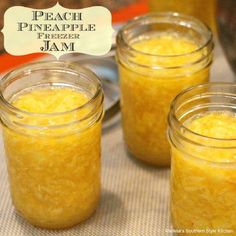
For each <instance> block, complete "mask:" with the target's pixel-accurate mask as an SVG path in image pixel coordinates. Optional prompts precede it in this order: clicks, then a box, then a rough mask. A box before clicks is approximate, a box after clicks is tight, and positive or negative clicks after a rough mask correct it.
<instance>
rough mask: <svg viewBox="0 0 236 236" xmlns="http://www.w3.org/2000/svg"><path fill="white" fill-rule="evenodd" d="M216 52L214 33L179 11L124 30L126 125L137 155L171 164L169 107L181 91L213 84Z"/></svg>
mask: <svg viewBox="0 0 236 236" xmlns="http://www.w3.org/2000/svg"><path fill="white" fill-rule="evenodd" d="M212 52H213V41H212V33H211V31H210V29H209V28H208V27H207V26H206V25H205V24H203V23H202V22H201V21H199V20H197V19H195V18H193V17H191V16H186V15H182V14H178V13H168V12H167V13H155V14H148V15H145V16H141V17H137V18H135V19H133V20H131V21H130V22H128V23H127V24H126V25H125V26H124V27H123V28H122V29H121V30H120V31H119V33H118V36H117V56H116V57H117V62H118V67H119V76H120V88H121V112H122V126H123V133H124V139H125V143H126V145H127V147H128V150H129V152H130V153H131V154H132V155H133V156H135V157H136V158H138V159H140V160H142V161H144V162H147V163H150V164H153V165H157V166H168V165H169V164H170V154H169V144H168V141H167V138H166V136H167V135H166V129H167V115H168V112H169V106H170V103H171V101H172V99H173V98H174V97H175V96H176V95H177V94H178V93H179V92H180V91H181V90H182V89H184V88H187V87H189V86H191V85H195V84H199V83H203V82H207V81H208V80H209V70H210V66H211V62H212Z"/></svg>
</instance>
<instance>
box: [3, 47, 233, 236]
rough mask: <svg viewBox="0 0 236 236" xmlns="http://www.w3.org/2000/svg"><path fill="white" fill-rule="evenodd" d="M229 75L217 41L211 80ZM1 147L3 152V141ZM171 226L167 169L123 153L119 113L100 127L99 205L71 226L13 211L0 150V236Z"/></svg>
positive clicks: (112, 233) (150, 230)
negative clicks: (43, 225)
mask: <svg viewBox="0 0 236 236" xmlns="http://www.w3.org/2000/svg"><path fill="white" fill-rule="evenodd" d="M233 78H234V75H233V73H232V71H231V70H230V68H229V66H228V64H227V62H226V60H225V57H224V55H223V53H222V50H221V48H220V47H219V44H218V43H216V50H215V60H214V62H213V66H212V73H211V80H212V81H224V82H229V81H233ZM0 141H1V143H2V140H0ZM0 151H1V152H0V153H3V148H2V145H1V150H0ZM170 228H171V226H170V223H169V169H168V168H166V169H165V168H163V169H159V168H154V167H151V166H147V165H145V164H143V163H140V162H138V161H136V160H134V159H133V158H132V157H130V156H129V155H128V153H127V152H126V149H125V145H124V142H123V138H122V130H121V126H120V115H119V114H118V115H117V116H116V117H115V118H114V119H113V120H112V121H110V123H109V124H106V127H105V128H104V129H103V135H102V196H101V202H100V205H99V207H98V209H97V211H96V213H95V214H94V215H93V216H92V217H91V218H90V219H89V220H87V221H86V222H84V223H82V224H80V225H78V226H76V227H74V228H71V229H68V230H63V231H47V230H42V229H37V228H35V227H33V226H31V225H29V224H28V223H27V222H25V221H24V220H23V219H22V218H21V217H20V216H18V215H17V214H16V213H15V211H14V208H13V206H12V204H11V199H10V195H9V190H8V181H7V173H6V164H5V160H4V154H2V155H0V235H1V236H41V235H43V236H49V235H58V236H73V235H80V236H116V235H117V236H127V235H128V236H139V235H142V236H152V235H155V236H156V235H157V236H159V235H160V236H163V235H171V234H170V233H168V229H170Z"/></svg>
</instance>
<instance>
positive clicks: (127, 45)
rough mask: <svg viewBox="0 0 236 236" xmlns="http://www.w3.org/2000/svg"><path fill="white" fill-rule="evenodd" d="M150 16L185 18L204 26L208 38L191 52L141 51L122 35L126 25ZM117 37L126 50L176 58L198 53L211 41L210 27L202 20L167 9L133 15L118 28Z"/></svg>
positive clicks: (146, 54)
mask: <svg viewBox="0 0 236 236" xmlns="http://www.w3.org/2000/svg"><path fill="white" fill-rule="evenodd" d="M150 17H179V18H185V19H186V20H189V21H192V22H195V23H197V24H200V25H201V26H202V27H204V28H205V31H206V32H207V33H208V34H209V35H208V39H207V40H206V41H205V43H204V44H203V45H201V46H200V47H197V48H196V50H193V51H191V52H186V53H181V54H173V55H162V54H153V53H147V52H143V51H141V50H137V49H135V48H134V47H132V45H130V44H129V43H128V42H127V40H126V39H125V37H124V32H125V31H126V30H127V27H130V26H131V25H132V24H135V23H137V22H142V21H143V20H144V19H146V18H150ZM186 27H187V26H186ZM119 39H120V40H121V41H122V43H123V44H124V45H125V47H127V48H128V50H130V51H131V52H134V53H139V54H141V55H145V56H155V57H160V58H177V57H182V56H183V57H184V56H187V55H188V56H189V55H192V54H195V53H198V52H199V51H201V50H203V49H204V48H206V47H207V46H208V45H209V44H210V43H211V42H212V40H213V34H212V32H211V29H210V28H209V26H208V25H207V24H205V23H204V22H202V21H200V20H198V19H197V18H195V17H193V16H189V15H186V14H182V13H178V12H171V11H167V12H154V13H148V14H145V15H142V16H136V17H134V18H133V19H131V20H129V21H128V22H127V24H125V25H124V26H123V27H122V28H121V29H120V30H119V32H118V34H117V41H119Z"/></svg>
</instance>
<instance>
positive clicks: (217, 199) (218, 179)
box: [171, 111, 236, 236]
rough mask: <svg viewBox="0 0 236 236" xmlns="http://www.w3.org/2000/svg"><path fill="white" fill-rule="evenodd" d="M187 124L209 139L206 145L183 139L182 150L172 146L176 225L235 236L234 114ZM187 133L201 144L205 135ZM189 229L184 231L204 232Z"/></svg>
mask: <svg viewBox="0 0 236 236" xmlns="http://www.w3.org/2000/svg"><path fill="white" fill-rule="evenodd" d="M185 126H186V127H187V128H188V129H189V130H191V131H193V132H194V133H196V134H200V135H203V136H205V137H208V138H205V139H204V143H202V146H199V145H197V146H196V145H194V144H191V143H184V142H183V143H182V145H183V146H182V148H181V149H178V150H177V149H176V147H175V146H174V145H173V146H172V165H171V168H172V169H171V171H172V175H171V213H172V221H173V226H174V228H176V229H183V230H186V229H190V230H203V232H207V231H206V230H207V229H210V230H212V232H216V233H214V234H216V235H219V236H223V235H236V199H235V195H236V166H235V161H236V115H235V114H234V113H232V112H228V111H225V112H224V111H222V112H216V111H212V112H207V113H205V114H202V115H201V116H197V117H195V118H192V119H190V120H187V121H186V122H185ZM187 137H188V138H189V139H190V140H191V141H193V142H197V143H199V142H200V140H201V142H202V137H201V136H197V135H194V134H193V133H192V134H191V133H189V134H188V135H187ZM219 144H220V147H221V148H219ZM204 145H205V146H204ZM206 145H208V147H206ZM209 146H210V147H209ZM217 147H218V148H217ZM230 147H231V148H230ZM186 232H187V231H185V234H184V233H183V234H180V235H202V234H200V233H197V232H196V231H195V233H194V231H192V233H190V231H189V233H186ZM209 232H210V231H209ZM209 232H208V233H209ZM209 234H210V233H209ZM206 235H208V234H206Z"/></svg>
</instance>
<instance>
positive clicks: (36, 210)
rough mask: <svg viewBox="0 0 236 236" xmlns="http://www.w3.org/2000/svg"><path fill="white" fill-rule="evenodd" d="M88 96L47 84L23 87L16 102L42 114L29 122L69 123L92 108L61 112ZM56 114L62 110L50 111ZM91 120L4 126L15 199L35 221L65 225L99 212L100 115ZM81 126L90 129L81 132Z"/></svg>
mask: <svg viewBox="0 0 236 236" xmlns="http://www.w3.org/2000/svg"><path fill="white" fill-rule="evenodd" d="M89 99H90V98H89V97H88V96H87V95H86V94H85V93H84V92H82V91H79V90H74V89H72V88H69V87H54V88H53V87H51V88H50V87H46V88H38V89H33V90H28V91H27V90H26V91H25V92H21V93H20V94H17V95H15V96H14V97H13V98H12V100H11V104H12V105H13V106H14V107H16V108H18V109H21V110H23V111H26V112H31V113H37V116H36V115H35V116H30V117H27V116H26V117H25V118H24V123H25V124H29V125H33V126H42V125H43V126H45V127H46V126H47V125H61V124H67V123H68V122H70V121H72V120H73V121H75V120H79V118H81V117H82V116H83V115H84V114H87V113H88V114H89V112H90V108H89V107H87V108H83V111H82V112H80V111H78V112H77V111H75V112H74V113H68V114H65V115H62V112H67V111H71V110H73V109H76V108H78V107H80V106H82V105H84V104H85V103H87V102H88V101H89ZM56 113H57V114H59V115H58V116H50V114H56ZM40 114H42V116H41V117H40ZM45 114H46V115H49V116H45ZM86 125H87V124H86V123H82V122H81V124H80V123H78V124H75V125H67V126H65V127H63V128H54V129H41V130H37V129H36V130H33V129H32V130H31V129H30V128H28V129H23V128H22V130H20V129H19V130H17V131H15V130H12V129H9V128H6V127H4V129H3V137H4V145H5V150H6V156H7V162H8V170H9V178H10V188H11V194H12V199H13V203H14V205H15V207H16V209H17V211H18V212H19V213H20V214H21V215H22V216H23V217H24V218H26V219H27V220H28V221H29V222H30V223H32V224H33V225H35V226H39V227H45V228H52V229H56V228H65V227H69V226H73V225H75V224H77V223H79V222H81V221H83V220H85V219H86V218H88V217H89V216H90V215H91V214H92V213H93V212H94V210H95V208H96V206H97V203H98V200H99V194H100V137H101V120H99V121H98V122H96V123H95V124H94V125H92V126H90V127H87V126H86ZM81 126H85V127H86V129H82V130H81V131H79V132H78V131H76V130H77V128H81Z"/></svg>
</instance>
